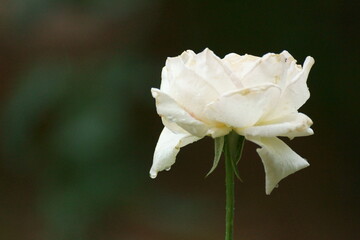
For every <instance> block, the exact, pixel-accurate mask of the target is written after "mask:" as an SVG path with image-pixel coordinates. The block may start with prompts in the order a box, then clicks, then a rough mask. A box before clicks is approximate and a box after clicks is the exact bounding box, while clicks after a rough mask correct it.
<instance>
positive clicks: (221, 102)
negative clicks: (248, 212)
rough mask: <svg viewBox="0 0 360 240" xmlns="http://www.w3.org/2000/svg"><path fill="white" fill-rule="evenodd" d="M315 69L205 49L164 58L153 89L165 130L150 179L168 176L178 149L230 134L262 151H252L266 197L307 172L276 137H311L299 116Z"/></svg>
mask: <svg viewBox="0 0 360 240" xmlns="http://www.w3.org/2000/svg"><path fill="white" fill-rule="evenodd" d="M313 64H314V59H313V58H312V57H307V58H306V60H305V63H304V66H303V67H301V65H297V64H296V60H295V59H294V58H293V57H292V56H291V55H290V54H289V53H288V52H287V51H283V52H282V53H280V54H273V53H268V54H266V55H264V56H263V57H255V56H252V55H243V56H241V55H237V54H234V53H230V54H228V55H226V56H225V57H224V58H223V59H220V58H219V57H217V56H216V55H215V54H214V53H213V52H212V51H211V50H209V49H205V50H204V51H203V52H201V53H199V54H195V53H194V52H193V51H191V50H188V51H185V52H184V53H182V54H181V55H180V56H178V57H173V58H168V59H167V60H166V65H165V67H164V68H163V70H162V81H161V86H160V89H156V88H152V89H151V92H152V95H153V97H154V98H155V99H156V108H157V112H158V114H159V115H160V116H161V118H162V121H163V124H164V125H165V127H164V129H163V131H162V133H161V135H160V138H159V140H158V143H157V146H156V148H155V153H154V159H153V165H152V167H151V170H150V176H151V177H153V178H155V177H156V175H157V173H158V172H159V171H162V170H164V169H170V166H171V165H173V164H174V163H175V158H176V155H177V153H178V152H179V150H180V148H181V147H183V146H186V145H187V144H190V143H192V142H195V141H197V140H199V139H201V138H203V137H205V136H211V137H213V138H216V137H220V136H224V135H227V134H228V133H229V132H230V131H232V130H234V131H236V132H237V133H238V134H239V135H243V136H244V137H245V138H246V139H247V140H249V141H252V142H254V143H256V144H258V145H259V146H261V148H259V149H257V152H258V154H259V155H260V157H261V159H262V162H263V164H264V168H265V173H266V193H267V194H270V192H271V191H272V190H273V189H274V187H276V185H277V184H278V183H279V181H280V180H281V179H283V178H285V177H286V176H288V175H290V174H292V173H294V172H296V171H298V170H300V169H302V168H304V167H307V166H309V164H308V162H307V161H306V160H305V159H303V158H302V157H300V156H299V155H298V154H296V153H295V152H294V151H292V150H291V149H290V148H289V147H288V146H287V145H286V144H285V143H284V142H283V141H281V140H280V139H279V138H277V137H279V136H284V137H289V138H290V139H292V138H294V137H298V136H308V135H311V134H313V131H312V129H311V128H310V126H311V125H312V121H311V119H310V118H309V117H308V116H306V115H305V114H303V113H299V112H298V109H299V108H300V107H301V106H302V105H303V104H304V103H305V102H306V101H307V99H308V98H309V96H310V93H309V90H308V87H307V85H306V80H307V77H308V74H309V71H310V69H311V66H312V65H313Z"/></svg>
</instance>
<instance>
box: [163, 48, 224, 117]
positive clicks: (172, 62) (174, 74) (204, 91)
mask: <svg viewBox="0 0 360 240" xmlns="http://www.w3.org/2000/svg"><path fill="white" fill-rule="evenodd" d="M183 55H186V56H187V57H188V58H192V57H191V54H188V53H186V52H185V53H183V54H182V55H181V56H180V57H174V58H168V59H167V60H166V66H165V69H164V70H163V74H162V76H163V77H164V76H166V79H167V83H166V84H164V85H163V84H162V86H161V88H160V90H161V91H163V92H165V93H166V94H168V95H169V96H171V98H172V99H174V100H175V101H176V102H177V103H178V104H180V105H181V106H184V107H186V109H187V111H188V112H191V113H192V114H194V115H196V116H197V117H198V118H201V119H203V118H204V116H203V110H204V107H205V105H206V104H208V103H209V102H212V101H214V100H215V99H217V98H218V97H219V93H218V90H217V89H215V88H214V87H213V86H212V85H211V84H210V83H209V82H208V81H207V80H205V79H204V78H202V77H201V76H200V75H198V74H197V73H196V71H195V70H194V69H192V68H189V67H188V66H187V65H186V64H185V63H184V61H185V59H183V58H185V57H184V56H183ZM187 61H190V60H189V59H188V60H187ZM163 87H164V90H163Z"/></svg>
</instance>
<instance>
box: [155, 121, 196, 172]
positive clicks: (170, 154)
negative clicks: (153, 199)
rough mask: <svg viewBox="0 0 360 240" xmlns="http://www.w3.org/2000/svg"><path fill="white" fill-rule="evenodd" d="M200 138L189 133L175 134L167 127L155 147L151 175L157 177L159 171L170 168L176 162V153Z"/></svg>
mask: <svg viewBox="0 0 360 240" xmlns="http://www.w3.org/2000/svg"><path fill="white" fill-rule="evenodd" d="M199 139H201V138H199V137H195V136H193V135H191V134H189V133H177V134H175V133H173V132H171V131H170V130H169V129H167V128H166V127H165V128H164V129H163V130H162V132H161V134H160V137H159V140H158V142H157V145H156V147H155V152H154V159H153V164H152V166H151V169H150V177H152V178H155V177H156V176H157V173H158V172H160V171H163V170H166V169H169V168H170V167H171V165H173V164H174V163H175V159H176V155H177V154H178V153H179V151H180V148H181V147H184V146H186V145H188V144H190V143H193V142H195V141H197V140H199Z"/></svg>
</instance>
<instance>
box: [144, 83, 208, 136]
mask: <svg viewBox="0 0 360 240" xmlns="http://www.w3.org/2000/svg"><path fill="white" fill-rule="evenodd" d="M151 93H152V95H153V97H154V98H155V99H156V110H157V112H158V114H159V115H160V116H162V117H163V118H165V119H167V120H168V121H170V122H175V123H176V124H177V125H178V126H180V127H181V128H183V129H184V130H186V131H187V132H189V133H191V134H192V135H195V136H198V137H204V136H205V135H206V133H207V131H208V130H209V128H208V127H207V126H206V125H205V124H204V123H203V122H201V121H199V120H197V119H195V118H194V117H193V116H191V115H190V114H189V113H188V112H187V111H186V110H185V109H183V108H182V107H181V106H179V104H177V103H176V102H175V100H174V99H172V98H171V97H170V96H168V95H167V94H166V93H163V92H162V91H160V90H159V89H156V88H152V89H151ZM167 127H169V128H170V129H171V126H167ZM173 131H176V130H175V129H173Z"/></svg>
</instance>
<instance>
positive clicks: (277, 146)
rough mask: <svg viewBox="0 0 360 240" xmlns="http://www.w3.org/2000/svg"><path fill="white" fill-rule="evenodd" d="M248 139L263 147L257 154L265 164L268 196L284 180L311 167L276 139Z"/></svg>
mask: <svg viewBox="0 0 360 240" xmlns="http://www.w3.org/2000/svg"><path fill="white" fill-rule="evenodd" d="M247 139H248V140H250V141H252V142H254V143H256V144H258V145H260V146H261V147H262V148H258V149H257V152H258V154H259V156H260V158H261V160H262V162H263V164H264V169H265V175H266V188H265V192H266V194H268V195H269V194H270V193H271V191H272V190H273V189H274V188H275V187H276V186H277V184H278V183H279V182H280V181H281V180H282V179H283V178H285V177H287V176H289V175H290V174H293V173H295V172H296V171H299V170H301V169H303V168H305V167H307V166H309V163H308V162H307V161H306V160H305V159H304V158H302V157H300V156H299V155H298V154H297V153H295V152H294V151H293V150H291V148H290V147H288V146H287V145H286V144H285V143H284V142H283V141H281V140H280V139H278V138H276V137H272V138H260V137H247Z"/></svg>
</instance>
